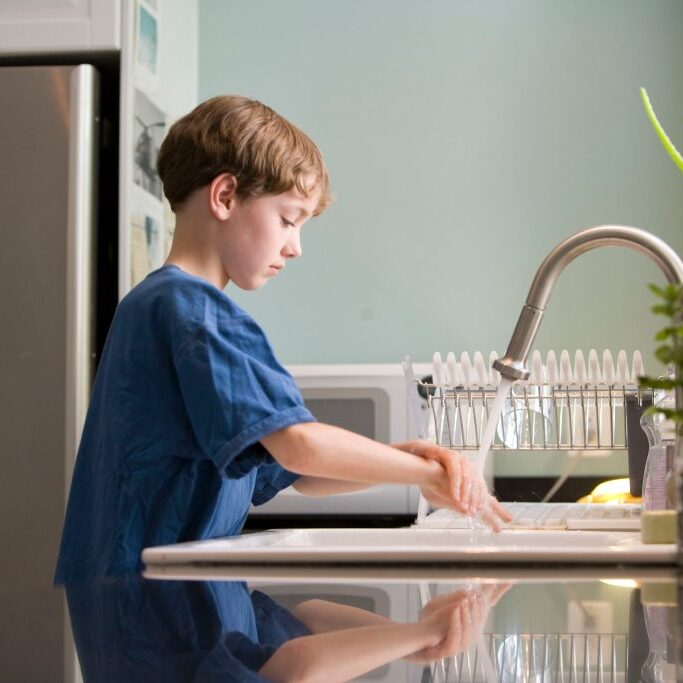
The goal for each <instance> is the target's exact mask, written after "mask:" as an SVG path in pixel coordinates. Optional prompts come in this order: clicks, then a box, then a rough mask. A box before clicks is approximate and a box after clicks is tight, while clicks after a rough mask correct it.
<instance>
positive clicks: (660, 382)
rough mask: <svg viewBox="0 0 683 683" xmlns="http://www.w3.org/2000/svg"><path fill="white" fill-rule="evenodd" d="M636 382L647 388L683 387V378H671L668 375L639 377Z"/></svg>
mask: <svg viewBox="0 0 683 683" xmlns="http://www.w3.org/2000/svg"><path fill="white" fill-rule="evenodd" d="M638 384H639V385H640V386H641V387H646V388H648V389H675V388H676V387H683V378H680V379H671V378H670V377H640V378H639V381H638Z"/></svg>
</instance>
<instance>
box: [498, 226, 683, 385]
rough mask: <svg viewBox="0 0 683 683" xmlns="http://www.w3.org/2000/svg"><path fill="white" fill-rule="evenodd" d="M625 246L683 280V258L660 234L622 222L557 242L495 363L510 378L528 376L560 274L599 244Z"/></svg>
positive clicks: (672, 277)
mask: <svg viewBox="0 0 683 683" xmlns="http://www.w3.org/2000/svg"><path fill="white" fill-rule="evenodd" d="M607 246H623V247H629V248H631V249H635V250H636V251H640V252H642V253H643V254H646V255H647V256H649V257H650V258H651V259H652V260H653V261H654V262H655V263H656V264H657V265H658V266H659V267H660V268H661V270H662V272H663V273H664V276H665V277H666V279H667V280H668V281H669V282H671V283H677V284H680V283H683V261H681V259H680V257H679V256H678V255H677V254H676V252H675V251H674V250H673V249H672V248H671V247H670V246H669V245H668V244H667V243H666V242H664V241H663V240H661V239H659V237H655V236H654V235H652V234H650V233H649V232H646V231H645V230H641V229H640V228H631V227H626V226H622V225H601V226H598V227H596V228H587V229H586V230H582V231H581V232H577V233H576V234H575V235H572V236H571V237H569V238H568V239H566V240H565V241H564V242H561V243H560V244H558V245H557V246H556V247H555V248H554V249H553V250H552V251H551V252H550V253H549V254H548V256H546V258H545V259H544V261H543V263H541V267H540V268H539V269H538V271H537V273H536V276H535V277H534V280H533V282H532V283H531V289H529V294H528V296H527V299H526V303H525V304H524V307H523V308H522V313H521V314H520V316H519V320H518V321H517V325H516V327H515V331H514V332H513V334H512V338H511V339H510V343H509V344H508V349H507V351H506V353H505V356H503V358H500V359H499V360H497V361H496V362H495V363H494V364H493V366H494V367H495V368H496V370H498V371H499V372H500V373H501V375H503V376H504V377H508V378H509V379H513V380H516V379H527V378H528V377H529V371H528V370H527V368H526V360H527V357H528V355H529V352H530V351H531V345H532V344H533V342H534V339H535V338H536V333H537V332H538V328H539V325H540V323H541V319H542V318H543V313H544V312H545V308H546V306H547V304H548V300H549V299H550V295H551V293H552V291H553V287H554V286H555V282H557V279H558V277H559V276H560V273H561V272H562V271H563V270H564V268H565V266H566V265H567V264H568V263H570V262H571V261H573V260H574V259H575V258H576V257H577V256H579V255H580V254H583V253H584V252H586V251H590V250H591V249H595V248H597V247H607Z"/></svg>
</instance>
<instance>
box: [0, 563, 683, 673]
mask: <svg viewBox="0 0 683 683" xmlns="http://www.w3.org/2000/svg"><path fill="white" fill-rule="evenodd" d="M682 585H683V583H682V582H681V580H680V577H679V576H678V575H677V574H676V573H675V572H674V571H673V570H669V569H658V568H652V569H648V568H640V569H635V570H634V569H633V568H623V569H619V568H596V569H590V568H573V569H567V570H562V569H557V568H554V569H534V568H528V569H527V568H516V569H504V568H501V569H495V568H486V569H481V568H479V569H477V568H471V569H466V568H462V569H460V568H452V569H449V568H429V567H416V568H410V567H402V568H397V567H393V568H392V567H370V568H363V567H346V568H333V567H327V568H325V567H318V568H314V567H308V568H307V567H296V568H293V567H289V568H287V567H280V568H278V567H270V568H265V567H261V568H258V567H230V568H215V567H214V568H202V567H173V568H167V569H163V568H159V569H154V568H151V569H149V570H148V571H147V572H146V573H145V575H144V576H140V575H131V576H124V577H116V578H111V579H107V580H103V581H98V582H95V583H84V584H78V585H69V586H66V587H60V588H55V589H54V590H55V592H58V593H60V595H61V596H63V597H64V598H65V603H66V610H65V614H66V624H67V625H66V626H65V629H64V636H65V637H64V652H65V654H64V672H63V676H62V675H61V672H59V671H55V672H54V676H53V677H50V678H43V679H42V680H64V681H68V683H71V682H72V681H73V682H74V683H77V682H78V681H80V680H81V678H80V676H82V680H83V681H85V683H97V682H101V681H107V682H109V681H112V682H113V681H164V682H168V683H172V682H176V681H177V682H178V683H180V682H184V681H321V682H325V683H329V682H332V681H346V680H357V681H377V682H379V681H392V682H394V681H396V682H403V681H405V682H409V681H410V682H412V681H415V682H427V681H444V682H445V681H458V682H463V683H469V682H474V681H477V682H479V681H481V682H482V683H488V682H492V681H497V682H500V683H513V682H515V683H516V682H520V683H526V682H532V681H534V682H539V683H540V682H544V683H553V682H563V683H564V682H566V683H570V682H571V683H578V682H580V681H599V682H601V683H602V682H617V681H625V682H630V681H645V682H648V683H649V682H657V683H659V682H662V683H663V682H667V683H668V682H671V683H673V682H675V681H681V680H683V673H682V672H683V668H682V667H681V638H680V621H681V619H680V613H679V607H678V605H679V604H680V594H681V586H682ZM72 638H73V640H72ZM74 644H75V649H74ZM33 645H34V649H35V650H36V657H39V656H40V654H39V650H40V647H41V645H40V643H34V644H33ZM20 649H21V648H19V650H20ZM19 650H17V656H16V657H14V656H12V653H9V657H4V658H3V664H2V671H1V672H0V673H2V676H1V677H0V678H1V679H2V680H3V681H31V680H38V679H37V678H35V677H34V676H33V675H32V673H31V671H32V669H31V666H32V662H31V659H30V658H27V657H25V656H22V657H20V656H18V655H19ZM74 651H75V652H77V659H76V657H75V656H74ZM79 662H80V666H79V665H78V663H79ZM677 667H678V668H677ZM79 669H80V671H79Z"/></svg>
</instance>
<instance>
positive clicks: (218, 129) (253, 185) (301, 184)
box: [157, 95, 332, 216]
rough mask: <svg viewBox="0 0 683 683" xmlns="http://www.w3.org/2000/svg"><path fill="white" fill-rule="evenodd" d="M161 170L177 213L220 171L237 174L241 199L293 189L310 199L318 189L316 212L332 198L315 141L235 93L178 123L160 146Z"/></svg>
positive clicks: (212, 101) (209, 102)
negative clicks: (311, 194)
mask: <svg viewBox="0 0 683 683" xmlns="http://www.w3.org/2000/svg"><path fill="white" fill-rule="evenodd" d="M157 169H158V171H159V176H160V177H161V181H162V183H163V186H164V194H165V195H166V197H167V199H168V201H169V202H170V204H171V208H172V209H173V210H174V211H175V210H176V209H177V208H178V207H179V206H180V205H181V204H182V203H183V202H184V201H185V200H186V199H187V198H188V197H189V196H190V194H192V193H193V192H194V191H195V190H197V189H199V188H200V187H204V186H205V185H208V184H209V183H211V182H212V181H213V180H214V178H216V176H219V175H221V174H222V173H231V174H232V175H234V176H235V178H236V179H237V190H236V192H237V196H238V197H261V196H264V195H272V194H281V193H282V192H288V191H289V190H291V189H292V188H296V189H297V190H298V191H299V192H301V194H303V195H304V196H306V197H308V196H309V195H310V193H311V192H314V191H315V192H318V193H319V199H318V204H317V206H316V209H315V211H314V215H316V216H317V215H319V214H321V213H322V212H323V211H324V210H325V209H326V208H327V206H328V204H329V203H330V202H331V201H332V196H331V190H330V179H329V176H328V173H327V168H326V166H325V161H324V159H323V156H322V154H321V153H320V150H319V149H318V147H317V146H316V144H315V143H314V142H313V141H312V140H311V139H310V138H309V137H308V136H307V135H306V134H305V133H303V132H302V131H301V130H299V129H298V128H297V127H296V126H295V125H293V124H292V123H290V122H289V121H287V120H286V119H285V118H283V117H282V116H280V115H279V114H278V113H277V112H275V111H273V110H272V109H271V108H270V107H268V106H266V105H265V104H262V103H261V102H258V101H257V100H252V99H249V98H247V97H240V96H237V95H221V96H219V97H213V98H211V99H209V100H206V101H205V102H202V103H201V104H200V105H198V106H197V107H195V108H194V109H193V110H192V111H191V112H190V113H189V114H186V115H185V116H183V117H182V118H181V119H179V120H178V121H176V122H175V123H174V124H173V125H172V126H171V129H170V130H169V131H168V135H167V136H166V138H165V139H164V141H163V143H162V145H161V148H160V150H159V157H158V159H157ZM311 178H312V179H313V182H312V183H311V182H310V180H311ZM306 182H308V185H306Z"/></svg>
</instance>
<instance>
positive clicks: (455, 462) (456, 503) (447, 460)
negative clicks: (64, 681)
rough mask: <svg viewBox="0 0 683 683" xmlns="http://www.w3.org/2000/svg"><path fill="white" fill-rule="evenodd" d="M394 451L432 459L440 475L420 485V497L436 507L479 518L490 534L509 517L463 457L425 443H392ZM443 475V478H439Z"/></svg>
mask: <svg viewBox="0 0 683 683" xmlns="http://www.w3.org/2000/svg"><path fill="white" fill-rule="evenodd" d="M392 445H393V446H394V448H398V449H400V450H402V451H406V452H408V453H412V454H413V455H419V456H421V457H423V458H426V459H430V460H436V461H437V462H438V463H439V464H440V465H441V467H442V468H443V470H444V471H443V472H437V473H436V476H435V477H434V480H433V482H431V483H430V484H423V485H422V486H421V487H420V489H421V491H422V495H423V496H424V497H425V498H426V499H427V500H428V501H429V503H430V504H431V505H432V506H433V507H436V508H448V509H451V510H455V511H456V512H459V513H460V514H463V515H467V516H474V515H479V517H480V519H481V520H482V521H484V522H485V523H486V524H488V526H490V527H491V528H492V529H493V530H494V531H500V529H501V524H502V523H503V522H509V521H510V519H511V517H510V515H509V514H508V512H507V510H505V508H504V507H503V506H502V505H501V504H500V503H499V502H498V501H497V500H496V499H495V498H494V497H493V496H492V495H490V494H489V492H488V491H487V489H486V483H485V482H484V480H483V478H482V477H481V475H480V474H479V473H478V472H477V471H476V469H475V468H474V467H473V466H472V465H471V464H470V462H469V460H468V459H467V457H466V456H464V455H462V453H458V452H457V451H452V450H450V449H448V448H443V447H441V446H436V445H435V444H432V443H429V442H426V441H419V440H418V441H409V442H407V443H402V444H392ZM444 474H445V475H446V476H443V475H444Z"/></svg>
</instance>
